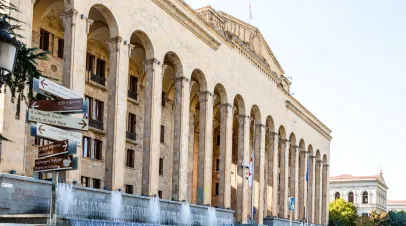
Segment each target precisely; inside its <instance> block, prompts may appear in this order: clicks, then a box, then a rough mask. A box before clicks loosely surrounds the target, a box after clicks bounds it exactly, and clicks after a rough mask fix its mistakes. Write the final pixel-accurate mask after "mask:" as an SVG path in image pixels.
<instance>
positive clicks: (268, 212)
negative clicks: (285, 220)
mask: <svg viewBox="0 0 406 226" xmlns="http://www.w3.org/2000/svg"><path fill="white" fill-rule="evenodd" d="M266 137H268V144H267V148H266V150H265V183H264V184H265V186H264V216H265V217H266V216H272V202H273V195H272V194H273V175H272V172H273V149H274V147H273V145H274V141H273V132H269V131H268V132H267V133H266Z"/></svg>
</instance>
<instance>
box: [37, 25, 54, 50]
mask: <svg viewBox="0 0 406 226" xmlns="http://www.w3.org/2000/svg"><path fill="white" fill-rule="evenodd" d="M50 36H51V35H50V33H49V32H48V31H46V30H44V29H41V32H40V37H39V48H40V49H42V50H44V51H49V38H50Z"/></svg>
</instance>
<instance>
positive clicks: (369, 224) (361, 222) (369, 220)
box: [357, 210, 389, 226]
mask: <svg viewBox="0 0 406 226" xmlns="http://www.w3.org/2000/svg"><path fill="white" fill-rule="evenodd" d="M388 218H389V215H388V213H387V212H384V211H377V210H371V212H370V213H369V216H365V217H364V216H360V217H359V218H358V220H357V225H358V226H387V225H388Z"/></svg>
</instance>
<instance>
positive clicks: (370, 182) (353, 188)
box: [328, 172, 388, 215]
mask: <svg viewBox="0 0 406 226" xmlns="http://www.w3.org/2000/svg"><path fill="white" fill-rule="evenodd" d="M329 181H330V190H329V198H328V199H329V201H330V202H332V201H334V200H335V199H337V198H343V199H344V200H345V201H347V202H352V203H354V205H355V206H356V207H357V209H358V215H369V213H370V212H371V210H378V211H387V210H388V208H387V198H386V197H387V190H388V186H387V185H386V183H385V180H384V178H383V174H382V172H380V173H379V174H378V175H374V176H353V175H349V174H343V175H339V176H333V177H330V180H329Z"/></svg>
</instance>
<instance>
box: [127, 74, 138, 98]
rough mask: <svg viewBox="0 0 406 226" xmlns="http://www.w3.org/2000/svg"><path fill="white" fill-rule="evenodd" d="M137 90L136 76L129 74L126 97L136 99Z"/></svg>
mask: <svg viewBox="0 0 406 226" xmlns="http://www.w3.org/2000/svg"><path fill="white" fill-rule="evenodd" d="M137 92H138V78H137V77H135V76H130V82H129V83H128V97H129V98H132V99H134V100H137Z"/></svg>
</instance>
